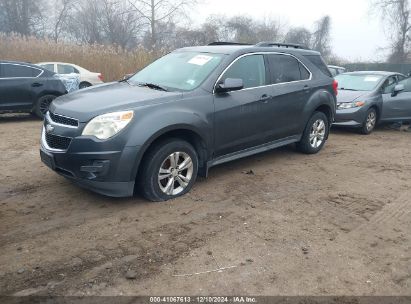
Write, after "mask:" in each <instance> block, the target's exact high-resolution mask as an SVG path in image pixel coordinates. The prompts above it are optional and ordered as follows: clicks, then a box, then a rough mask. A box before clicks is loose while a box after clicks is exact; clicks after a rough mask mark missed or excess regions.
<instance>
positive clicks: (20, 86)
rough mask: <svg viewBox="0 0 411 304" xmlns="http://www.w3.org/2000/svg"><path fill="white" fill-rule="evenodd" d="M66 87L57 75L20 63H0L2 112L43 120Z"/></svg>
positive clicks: (0, 109) (0, 106) (0, 111)
mask: <svg viewBox="0 0 411 304" xmlns="http://www.w3.org/2000/svg"><path fill="white" fill-rule="evenodd" d="M66 93H67V91H66V87H65V86H64V84H63V83H62V82H61V80H60V79H58V78H56V77H55V74H54V73H53V72H50V71H48V70H46V69H43V68H41V67H39V66H36V65H33V64H29V63H25V62H16V61H0V113H5V112H31V113H33V114H35V115H37V116H39V117H40V118H43V116H44V114H45V113H46V112H47V110H48V107H49V105H50V103H51V102H52V101H53V99H54V98H56V97H58V96H61V95H63V94H66Z"/></svg>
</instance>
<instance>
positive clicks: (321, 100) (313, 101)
mask: <svg viewBox="0 0 411 304" xmlns="http://www.w3.org/2000/svg"><path fill="white" fill-rule="evenodd" d="M335 111H336V100H335V97H334V96H333V95H332V94H331V93H330V92H329V91H327V90H325V89H322V90H318V91H317V92H315V93H314V94H313V95H312V96H311V97H310V99H309V101H308V102H307V104H306V107H305V110H304V112H305V117H306V119H305V121H306V123H305V125H304V129H305V127H306V125H307V123H308V121H309V120H310V118H311V116H312V115H313V114H314V113H315V112H322V113H324V114H325V115H326V116H327V118H328V123H329V127H330V128H331V125H332V123H333V122H334V118H335Z"/></svg>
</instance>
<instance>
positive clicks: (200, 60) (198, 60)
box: [188, 55, 213, 65]
mask: <svg viewBox="0 0 411 304" xmlns="http://www.w3.org/2000/svg"><path fill="white" fill-rule="evenodd" d="M211 59H213V57H211V56H207V55H197V56H195V57H193V58H191V59H190V61H189V62H188V63H191V64H196V65H205V64H206V63H207V62H209V61H210V60H211Z"/></svg>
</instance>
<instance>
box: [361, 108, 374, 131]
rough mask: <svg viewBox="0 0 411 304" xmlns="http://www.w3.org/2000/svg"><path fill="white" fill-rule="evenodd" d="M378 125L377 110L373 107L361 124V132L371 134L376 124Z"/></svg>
mask: <svg viewBox="0 0 411 304" xmlns="http://www.w3.org/2000/svg"><path fill="white" fill-rule="evenodd" d="M376 125H377V111H376V110H375V109H374V108H371V109H369V110H368V111H367V115H366V116H365V120H364V122H363V124H362V126H361V129H360V132H361V134H364V135H368V134H370V133H371V132H372V131H373V130H374V128H375V126H376Z"/></svg>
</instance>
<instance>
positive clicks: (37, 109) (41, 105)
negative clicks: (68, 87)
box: [33, 95, 56, 119]
mask: <svg viewBox="0 0 411 304" xmlns="http://www.w3.org/2000/svg"><path fill="white" fill-rule="evenodd" d="M54 99H56V96H54V95H44V96H42V97H40V98H39V99H38V100H37V102H36V105H35V106H34V111H33V113H34V114H35V115H36V116H37V117H39V118H41V119H43V118H44V115H46V113H47V111H48V110H49V107H50V104H51V102H52V101H53V100H54Z"/></svg>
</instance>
